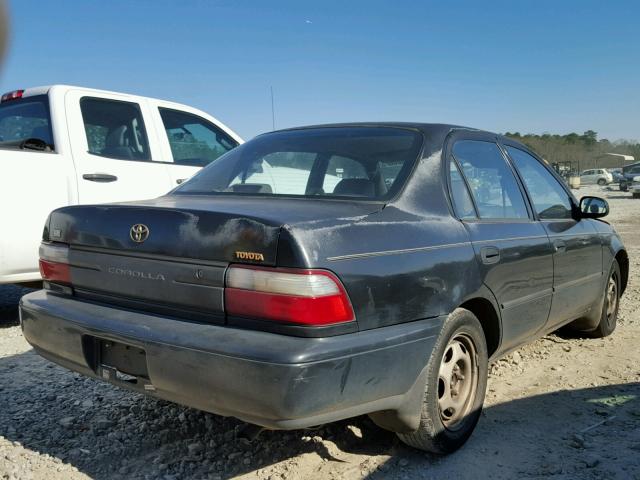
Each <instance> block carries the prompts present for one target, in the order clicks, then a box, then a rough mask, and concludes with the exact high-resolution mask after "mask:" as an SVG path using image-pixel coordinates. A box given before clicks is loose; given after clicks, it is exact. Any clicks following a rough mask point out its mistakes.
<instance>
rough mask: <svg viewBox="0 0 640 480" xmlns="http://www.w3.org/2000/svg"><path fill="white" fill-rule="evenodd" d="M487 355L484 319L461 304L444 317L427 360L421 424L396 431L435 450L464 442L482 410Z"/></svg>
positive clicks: (452, 448)
mask: <svg viewBox="0 0 640 480" xmlns="http://www.w3.org/2000/svg"><path fill="white" fill-rule="evenodd" d="M487 357H488V356H487V344H486V339H485V336H484V332H483V330H482V326H481V325H480V322H479V321H478V319H477V318H476V316H475V315H474V314H473V313H471V312H470V311H469V310H466V309H463V308H457V309H456V310H454V311H453V312H452V313H451V314H450V315H449V317H448V318H447V320H446V321H445V323H444V325H443V327H442V331H441V332H440V336H439V337H438V339H437V340H436V344H435V346H434V348H433V351H432V352H431V357H430V358H429V363H428V364H427V379H426V385H425V391H424V396H423V400H422V411H421V414H420V425H419V427H418V429H417V430H415V431H413V432H410V433H398V434H397V435H398V437H399V438H400V440H402V441H403V442H404V443H406V444H407V445H409V446H411V447H414V448H418V449H420V450H425V451H428V452H432V453H437V454H446V453H451V452H453V451H455V450H457V449H458V448H460V447H461V446H462V445H463V444H464V442H466V441H467V439H468V438H469V436H470V435H471V433H472V432H473V429H474V428H475V426H476V424H477V423H478V419H479V418H480V414H481V412H482V404H483V403H484V396H485V391H486V388H487V371H488V360H487Z"/></svg>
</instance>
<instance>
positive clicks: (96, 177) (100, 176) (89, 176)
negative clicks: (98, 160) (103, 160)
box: [82, 173, 118, 183]
mask: <svg viewBox="0 0 640 480" xmlns="http://www.w3.org/2000/svg"><path fill="white" fill-rule="evenodd" d="M82 178H84V179H85V180H89V181H90V182H98V183H109V182H115V181H116V180H118V177H116V176H115V175H110V174H108V173H85V174H84V175H82Z"/></svg>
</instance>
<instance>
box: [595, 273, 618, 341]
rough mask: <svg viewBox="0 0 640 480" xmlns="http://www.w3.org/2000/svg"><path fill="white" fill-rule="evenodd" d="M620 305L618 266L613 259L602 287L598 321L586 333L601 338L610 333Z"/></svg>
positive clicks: (616, 321)
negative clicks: (596, 324)
mask: <svg viewBox="0 0 640 480" xmlns="http://www.w3.org/2000/svg"><path fill="white" fill-rule="evenodd" d="M619 305H620V267H619V266H618V262H617V261H616V260H614V261H613V265H611V269H610V271H609V278H608V280H607V284H606V286H605V289H604V301H603V304H602V314H601V315H600V323H598V326H597V327H596V328H595V330H592V331H591V332H588V333H587V334H588V335H589V336H590V337H594V338H602V337H606V336H608V335H611V334H612V333H613V331H614V330H615V329H616V325H617V323H618V307H619Z"/></svg>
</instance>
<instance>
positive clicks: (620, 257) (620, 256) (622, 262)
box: [616, 250, 629, 294]
mask: <svg viewBox="0 0 640 480" xmlns="http://www.w3.org/2000/svg"><path fill="white" fill-rule="evenodd" d="M616 260H617V261H618V266H619V267H620V277H622V278H620V283H621V285H620V293H621V294H622V293H624V291H625V289H626V288H627V281H628V280H629V255H627V252H626V251H624V250H620V251H619V252H618V253H616Z"/></svg>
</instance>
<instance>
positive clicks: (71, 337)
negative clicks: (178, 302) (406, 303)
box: [20, 291, 444, 429]
mask: <svg viewBox="0 0 640 480" xmlns="http://www.w3.org/2000/svg"><path fill="white" fill-rule="evenodd" d="M20 314H21V322H22V328H23V332H24V336H25V338H26V339H27V340H28V341H29V343H30V344H31V345H33V347H34V348H35V349H36V350H37V351H38V353H40V354H41V355H42V356H44V357H45V358H47V359H49V360H51V361H53V362H56V363H58V364H60V365H62V366H65V367H67V368H69V369H71V370H75V371H77V372H80V373H82V374H85V375H87V376H90V377H96V378H101V377H99V373H100V368H99V366H97V365H93V364H92V362H93V360H92V358H95V356H94V355H93V352H90V351H87V349H88V348H89V347H88V346H89V345H91V344H92V342H91V341H87V340H88V339H93V338H99V339H104V340H111V341H114V342H120V343H125V344H129V345H133V346H137V347H139V348H142V349H144V350H145V352H146V363H147V371H148V377H149V382H150V384H151V385H152V388H153V390H152V391H149V390H146V389H145V388H144V386H143V385H132V384H130V383H127V382H124V381H120V380H116V379H113V378H112V379H110V380H109V381H111V382H112V383H114V384H118V385H121V386H123V387H126V388H129V389H133V390H137V391H142V392H144V393H147V394H151V395H154V396H157V397H160V398H164V399H166V400H170V401H173V402H176V403H180V404H183V405H187V406H190V407H194V408H198V409H200V410H205V411H209V412H213V413H216V414H220V415H227V416H234V417H237V418H240V419H242V420H244V421H247V422H250V423H255V424H258V425H262V426H265V427H268V428H279V429H295V428H303V427H308V426H312V425H318V424H321V423H326V422H331V421H335V420H339V419H343V418H349V417H352V416H356V415H361V414H364V413H371V412H374V411H380V410H398V409H401V408H402V407H403V405H404V404H405V403H406V401H407V396H408V395H409V393H408V392H410V390H411V388H412V386H413V385H414V383H415V382H416V380H417V379H418V377H419V375H420V372H421V370H422V369H423V367H424V365H425V364H426V362H427V360H428V358H429V355H430V354H431V350H432V348H433V345H434V343H435V340H436V337H437V335H438V333H439V331H440V328H441V326H442V323H443V321H444V317H438V318H433V319H428V320H422V321H416V322H411V323H405V324H401V325H394V326H390V327H383V328H379V329H375V330H368V331H363V332H358V333H351V334H345V335H337V336H334V337H325V338H300V337H291V336H285V335H278V334H274V333H267V332H259V331H252V330H241V329H235V328H230V327H223V326H218V325H207V324H201V323H191V322H186V321H179V320H174V319H169V318H164V317H159V316H154V315H149V314H143V313H137V312H131V311H125V310H121V309H117V308H110V307H107V306H101V305H95V304H91V303H85V302H81V301H78V300H75V299H71V298H64V297H60V296H57V295H55V294H51V293H48V292H46V291H38V292H34V293H31V294H29V295H26V296H24V297H23V299H22V301H21V305H20ZM147 388H149V387H147Z"/></svg>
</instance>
